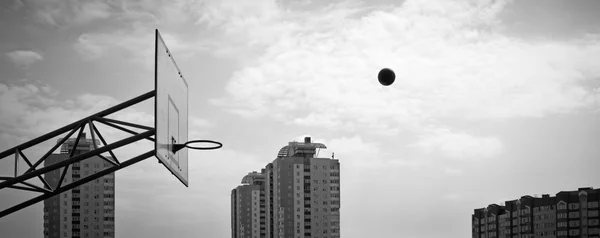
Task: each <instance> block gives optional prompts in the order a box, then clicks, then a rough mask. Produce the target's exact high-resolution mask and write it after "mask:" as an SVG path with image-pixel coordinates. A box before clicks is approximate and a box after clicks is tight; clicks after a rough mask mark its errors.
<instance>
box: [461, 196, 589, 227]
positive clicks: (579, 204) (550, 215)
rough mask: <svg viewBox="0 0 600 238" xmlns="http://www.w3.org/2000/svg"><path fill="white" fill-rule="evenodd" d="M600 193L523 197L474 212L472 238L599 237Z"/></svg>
mask: <svg viewBox="0 0 600 238" xmlns="http://www.w3.org/2000/svg"><path fill="white" fill-rule="evenodd" d="M599 203H600V189H593V188H589V187H587V188H579V189H578V190H576V191H562V192H559V193H557V194H556V196H550V195H549V194H544V195H542V196H541V197H538V196H529V195H527V196H522V197H521V198H519V199H516V200H511V201H506V202H505V204H504V205H503V206H501V205H497V204H491V205H489V206H487V207H485V208H478V209H475V210H474V213H473V215H472V216H471V223H472V227H471V231H472V237H473V238H516V237H518V238H538V237H544V238H546V237H548V238H563V237H564V238H567V237H581V238H593V237H600V225H599V220H600V217H599Z"/></svg>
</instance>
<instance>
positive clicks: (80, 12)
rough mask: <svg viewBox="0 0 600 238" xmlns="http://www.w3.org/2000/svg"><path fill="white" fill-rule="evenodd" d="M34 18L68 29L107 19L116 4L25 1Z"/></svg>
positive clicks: (52, 0) (107, 2)
mask: <svg viewBox="0 0 600 238" xmlns="http://www.w3.org/2000/svg"><path fill="white" fill-rule="evenodd" d="M27 3H28V6H29V7H30V8H31V9H33V12H34V16H35V18H36V19H37V20H38V21H40V22H43V23H46V24H50V25H54V26H61V27H68V26H72V25H84V24H87V23H90V22H92V21H94V20H101V19H107V18H109V17H111V15H112V14H111V12H112V9H113V8H114V7H117V6H118V5H116V3H114V2H112V1H75V0H67V1H59V0H48V1H27Z"/></svg>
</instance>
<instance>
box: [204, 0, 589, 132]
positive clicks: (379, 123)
mask: <svg viewBox="0 0 600 238" xmlns="http://www.w3.org/2000/svg"><path fill="white" fill-rule="evenodd" d="M504 5H505V1H493V2H492V1H466V0H456V1H406V2H405V3H404V4H403V5H402V6H400V7H396V8H394V9H391V10H385V11H384V10H372V11H368V13H367V14H364V13H363V12H364V11H361V9H360V7H354V6H353V7H348V8H340V9H335V10H333V11H331V12H326V11H318V10H317V11H312V12H311V13H312V14H314V15H315V16H314V17H312V18H311V19H302V20H301V21H300V20H299V19H296V18H293V17H295V16H300V14H295V13H294V12H293V11H290V13H289V15H290V16H293V17H291V18H277V17H279V16H280V15H278V14H282V15H285V14H287V12H285V13H273V14H271V15H269V16H272V18H273V19H280V20H281V19H285V20H287V21H283V20H282V21H279V22H281V23H279V24H278V23H272V22H271V21H270V20H264V22H262V21H263V20H261V21H258V20H257V23H256V25H257V26H255V25H253V24H250V23H248V24H247V25H243V24H242V23H237V22H236V23H235V24H239V25H243V26H245V27H243V28H242V27H241V28H239V29H238V28H236V27H229V28H226V29H228V32H227V34H226V35H228V36H229V35H236V36H239V37H235V39H236V40H237V41H242V42H246V43H248V42H261V43H264V45H265V50H264V51H259V52H255V53H256V55H254V57H253V60H251V61H248V62H246V63H244V64H243V65H244V67H243V68H241V69H240V70H238V71H236V72H234V73H233V75H232V77H231V79H230V81H229V83H228V85H227V87H226V91H227V92H228V96H227V97H225V98H220V99H216V100H213V102H214V103H215V104H218V105H221V106H226V107H227V108H229V109H228V110H230V111H231V112H232V113H235V114H239V115H242V116H244V117H246V118H254V119H257V118H272V119H274V120H278V121H282V122H286V123H289V122H292V123H293V124H297V125H303V126H318V127H322V128H336V129H340V130H346V129H348V130H350V129H351V130H354V129H365V130H367V131H370V132H373V133H386V132H388V133H390V132H391V134H397V133H398V132H399V131H402V130H419V131H420V130H423V128H424V126H428V125H432V124H434V122H436V121H438V120H442V119H447V118H451V119H462V120H470V121H472V120H507V119H513V118H531V117H544V116H547V115H552V114H559V113H570V112H573V111H577V110H587V109H589V107H591V105H592V104H593V103H592V101H591V100H582V98H583V96H584V95H585V94H586V92H587V91H589V89H588V87H587V86H586V85H588V83H589V82H590V81H595V80H596V79H597V78H598V77H599V76H600V72H599V71H598V70H597V69H598V68H600V63H599V62H600V60H598V59H599V58H598V55H600V42H598V41H597V40H585V41H578V42H575V41H569V42H554V41H546V42H526V41H523V40H520V39H517V38H511V37H509V36H505V35H503V34H502V31H501V22H500V21H499V19H498V17H497V15H498V14H499V13H500V12H501V11H502V9H503V6H504ZM351 13H352V14H351ZM359 13H360V14H359ZM252 19H255V18H252ZM261 19H262V18H261ZM244 22H251V21H250V20H246V21H244ZM258 22H260V23H268V24H259V23H258ZM271 23H272V24H274V25H272V24H271ZM224 24H225V23H224ZM231 24H233V23H231ZM280 24H287V25H286V26H288V25H289V26H290V27H283V25H280ZM258 25H260V26H258ZM254 27H257V28H254ZM260 27H265V28H267V27H269V29H270V28H273V29H275V30H274V31H275V32H276V33H274V34H275V35H269V37H265V38H262V37H261V36H254V35H252V33H251V32H253V30H255V29H256V30H259V31H258V32H260V29H261V28H260ZM279 27H281V29H282V31H281V32H277V30H278V29H280V28H279ZM307 29H310V30H307ZM324 29H325V30H324ZM233 45H235V44H233ZM248 46H249V44H246V45H245V47H248ZM241 47H242V46H241ZM580 63H581V64H580ZM384 67H390V68H392V69H394V70H395V71H396V75H397V79H396V83H395V84H394V85H392V86H391V87H389V88H385V89H383V88H382V87H381V86H380V85H378V83H377V81H376V75H377V72H378V71H379V69H381V68H384Z"/></svg>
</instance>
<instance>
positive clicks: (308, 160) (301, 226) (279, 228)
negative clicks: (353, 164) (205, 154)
mask: <svg viewBox="0 0 600 238" xmlns="http://www.w3.org/2000/svg"><path fill="white" fill-rule="evenodd" d="M325 148H326V147H325V145H323V144H321V143H312V142H311V138H310V137H306V138H305V140H304V142H290V143H289V144H288V145H287V146H284V147H283V148H281V150H280V151H279V153H278V154H277V158H276V159H275V160H274V161H273V162H272V163H269V164H268V165H267V166H266V168H265V169H263V170H262V173H261V176H262V177H263V178H264V184H263V185H261V186H262V189H263V191H264V199H265V214H264V216H265V221H266V223H265V225H266V227H265V230H266V232H265V236H264V237H269V238H272V237H273V238H275V237H276V238H305V237H314V238H338V237H340V163H339V161H338V160H335V159H333V158H318V157H317V155H318V151H319V150H320V149H325ZM236 192H237V194H239V187H238V189H237V190H234V191H232V198H233V197H234V195H235V194H236ZM244 201H245V200H244V199H243V197H242V199H241V200H240V199H239V197H238V199H237V200H235V201H234V199H232V208H233V207H234V206H235V207H237V208H240V205H239V204H238V205H236V204H234V203H236V202H237V203H240V202H244ZM261 209H262V207H259V210H258V211H259V212H261V211H262V210H261ZM232 215H233V217H232V227H234V226H237V227H239V226H244V227H248V226H251V224H245V223H244V221H243V219H241V217H240V216H239V215H238V216H237V217H236V215H235V212H233V213H232ZM258 215H259V216H260V215H262V214H258ZM234 221H237V222H234ZM240 221H241V222H240ZM244 234H246V235H242V234H240V233H236V232H235V231H234V232H232V237H235V238H237V237H255V236H253V235H250V236H247V233H244ZM253 234H254V233H253ZM256 237H263V236H261V234H258V236H256Z"/></svg>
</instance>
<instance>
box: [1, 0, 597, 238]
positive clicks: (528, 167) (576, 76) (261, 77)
mask: <svg viewBox="0 0 600 238" xmlns="http://www.w3.org/2000/svg"><path fill="white" fill-rule="evenodd" d="M323 2H327V3H323ZM0 12H1V14H0V32H1V33H0V72H1V73H0V150H5V149H8V148H10V147H12V146H15V145H17V144H19V143H22V142H25V141H27V140H30V139H33V138H35V137H37V136H40V135H42V134H44V133H47V132H49V131H51V130H53V129H56V128H58V127H60V126H63V125H66V124H68V123H70V122H72V121H75V120H77V119H79V118H83V117H85V116H87V115H90V114H92V113H94V112H97V111H100V110H102V109H105V108H108V107H109V106H111V105H115V104H117V103H119V102H122V101H125V100H128V99H131V98H133V97H136V96H138V95H141V94H143V93H145V92H148V91H151V90H153V87H154V79H153V75H154V72H153V66H154V64H153V60H154V58H153V50H154V46H153V44H154V38H153V34H154V29H155V28H158V29H159V30H160V31H161V32H162V34H163V37H164V39H165V41H166V43H167V45H168V46H169V48H170V49H171V51H172V52H173V55H174V57H175V59H176V60H177V62H178V65H179V67H180V69H181V70H182V72H183V74H184V75H185V77H186V78H187V81H188V83H189V87H190V88H189V89H190V90H189V92H190V100H189V103H190V109H189V110H190V118H189V125H190V139H212V140H218V141H221V142H222V143H223V144H224V147H223V148H222V149H221V150H217V151H206V152H196V151H190V162H189V166H190V173H189V179H190V187H189V188H186V187H184V186H183V185H182V184H181V183H180V182H179V181H178V180H177V179H176V178H175V177H173V176H172V175H171V174H170V173H169V172H167V170H166V169H165V168H164V167H163V166H161V165H159V164H158V163H157V161H156V159H154V158H152V159H148V160H146V161H143V162H141V163H138V164H136V165H134V166H132V167H129V168H127V169H124V170H121V171H119V172H118V173H117V175H116V177H117V181H116V237H123V238H125V237H147V238H155V237H156V238H158V237H182V238H187V237H216V238H220V237H223V238H224V237H230V192H231V189H233V188H234V187H235V186H237V185H239V183H240V181H241V178H242V177H243V176H244V175H245V174H247V173H248V172H251V171H254V170H260V168H262V167H264V166H265V165H266V164H267V163H269V162H271V161H273V159H275V157H276V155H277V152H278V151H279V149H280V148H281V147H282V146H285V145H287V143H288V142H289V141H293V140H301V139H302V137H304V136H306V135H310V136H312V137H313V140H314V141H316V142H321V143H324V144H325V145H326V146H327V147H328V148H329V149H328V150H327V151H321V154H320V155H321V156H324V157H329V156H330V155H331V152H335V155H336V159H339V160H340V162H341V177H342V178H341V196H342V198H341V201H342V202H341V235H342V237H344V238H353V237H357V238H358V237H426V238H429V237H431V238H434V237H436V238H437V237H456V238H463V237H469V236H470V232H471V226H470V219H471V217H470V215H471V213H472V212H473V209H475V208H480V207H484V206H486V205H488V204H490V203H499V202H502V201H505V200H510V199H515V198H518V197H520V196H522V195H526V194H530V195H533V194H542V193H551V194H554V193H557V192H559V191H561V190H573V189H577V188H578V187H584V186H593V187H600V172H599V169H598V168H600V146H599V144H598V142H599V141H600V123H599V122H600V95H598V94H600V92H598V90H597V88H598V86H600V14H598V12H600V1H595V0H577V1H572V0H570V1H567V0H526V1H525V0H523V1H507V0H495V1H494V0H443V1H442V0H407V1H388V0H377V1H368V2H367V1H365V2H361V1H310V0H297V1H290V0H283V1H274V0H253V1H231V0H227V1H224V0H206V1H202V2H199V1H191V0H189V1H155V0H123V1H98V0H94V1H76V0H67V1H64V0H60V1H59V0H44V1H15V0H8V1H1V2H0ZM384 67H389V68H392V69H393V70H394V71H395V72H396V75H397V79H396V82H395V83H394V84H393V85H392V86H390V87H383V86H381V85H380V84H379V83H378V82H377V73H378V71H379V69H381V68H384ZM152 116H153V111H152V101H149V102H147V103H145V104H141V105H139V106H138V107H134V108H131V109H129V110H127V111H124V112H122V113H120V114H118V115H115V118H121V119H127V120H129V121H132V122H137V123H140V124H145V125H153V118H152ZM102 131H103V132H104V133H105V134H106V136H107V137H109V138H111V139H115V138H119V136H122V135H121V134H119V133H117V132H114V131H111V130H110V129H107V128H104V129H103V130H102ZM52 143H56V138H55V139H53V140H52V141H49V142H48V143H46V144H44V145H40V146H38V147H36V148H33V149H30V150H27V151H26V154H28V155H29V156H30V157H34V156H33V155H36V154H40V153H43V149H47V148H48V146H51V144H52ZM151 148H152V144H151V143H149V142H143V143H139V144H135V145H132V146H129V147H127V148H125V149H122V150H120V151H118V154H117V156H122V159H125V158H127V157H131V156H135V155H137V154H141V153H143V152H146V151H148V150H150V149H151ZM11 171H12V157H11V158H8V159H4V160H2V161H0V173H2V174H4V175H6V174H10V172H11ZM32 181H33V180H32ZM28 197H31V195H30V193H26V192H15V191H13V190H5V191H1V192H0V207H1V208H2V209H4V208H7V207H9V206H12V205H15V204H17V202H22V201H25V199H27V198H28ZM42 209H43V205H42V203H38V204H36V205H34V206H31V207H29V208H27V209H24V210H22V211H19V212H17V213H14V214H12V215H9V216H7V217H5V218H2V219H1V220H0V231H1V232H0V233H2V237H3V238H13V237H14V238H17V237H42V230H43V226H42V224H43V217H42V216H43V211H42Z"/></svg>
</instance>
